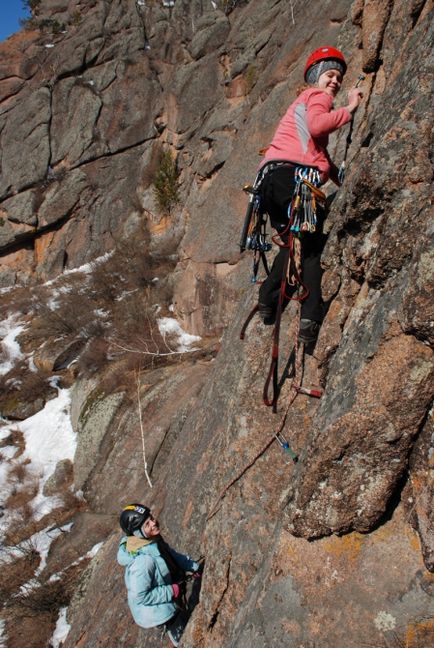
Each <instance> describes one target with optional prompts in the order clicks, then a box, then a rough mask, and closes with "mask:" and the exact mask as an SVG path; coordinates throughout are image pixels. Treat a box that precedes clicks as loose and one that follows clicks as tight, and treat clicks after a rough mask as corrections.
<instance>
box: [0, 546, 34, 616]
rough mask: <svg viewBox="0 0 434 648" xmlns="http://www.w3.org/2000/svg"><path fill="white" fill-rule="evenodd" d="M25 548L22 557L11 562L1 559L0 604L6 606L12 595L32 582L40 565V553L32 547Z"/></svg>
mask: <svg viewBox="0 0 434 648" xmlns="http://www.w3.org/2000/svg"><path fill="white" fill-rule="evenodd" d="M27 549H28V550H27V551H26V550H25V548H24V547H23V550H22V552H21V555H19V556H18V557H17V558H16V560H14V561H13V562H9V561H7V560H4V559H3V560H2V558H1V557H0V567H1V568H0V604H1V605H2V607H3V605H6V604H7V603H8V601H9V600H10V598H11V596H12V594H13V593H14V592H16V591H17V590H18V589H19V588H20V587H21V585H22V584H23V583H25V582H27V581H28V580H30V579H31V578H32V576H33V574H34V573H35V570H36V569H37V567H38V565H39V561H40V558H39V553H38V552H37V551H36V549H35V548H34V547H32V546H30V545H28V546H27Z"/></svg>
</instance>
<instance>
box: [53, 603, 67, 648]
mask: <svg viewBox="0 0 434 648" xmlns="http://www.w3.org/2000/svg"><path fill="white" fill-rule="evenodd" d="M67 611H68V608H67V607H62V608H60V610H59V617H58V619H57V623H56V627H55V628H54V633H53V636H52V637H51V641H50V645H51V646H52V648H59V646H61V645H62V643H63V642H64V641H65V639H66V637H67V636H68V633H69V631H70V630H71V626H70V625H69V623H68V622H67V620H66V613H67Z"/></svg>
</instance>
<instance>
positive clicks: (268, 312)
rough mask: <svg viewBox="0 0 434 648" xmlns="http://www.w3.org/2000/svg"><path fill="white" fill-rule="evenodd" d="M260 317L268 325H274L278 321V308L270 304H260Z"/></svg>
mask: <svg viewBox="0 0 434 648" xmlns="http://www.w3.org/2000/svg"><path fill="white" fill-rule="evenodd" d="M258 313H259V317H260V318H261V319H262V321H263V323H264V324H265V325H266V326H272V325H273V324H274V323H275V321H276V309H275V308H274V307H273V306H268V304H258Z"/></svg>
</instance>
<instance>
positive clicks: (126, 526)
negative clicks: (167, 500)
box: [119, 504, 151, 536]
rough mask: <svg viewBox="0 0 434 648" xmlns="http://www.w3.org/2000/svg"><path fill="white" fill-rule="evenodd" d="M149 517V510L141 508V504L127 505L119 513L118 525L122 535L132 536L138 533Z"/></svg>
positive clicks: (144, 507)
mask: <svg viewBox="0 0 434 648" xmlns="http://www.w3.org/2000/svg"><path fill="white" fill-rule="evenodd" d="M150 515H151V509H149V508H148V507H147V506H143V504H128V506H125V508H124V510H123V511H122V513H121V516H120V518H119V524H120V525H121V528H122V531H124V533H126V534H127V535H129V536H132V535H134V531H138V530H139V529H140V527H141V526H142V524H143V523H144V522H145V520H147V519H148V517H150Z"/></svg>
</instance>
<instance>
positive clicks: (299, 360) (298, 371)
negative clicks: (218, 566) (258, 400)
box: [207, 306, 322, 521]
mask: <svg viewBox="0 0 434 648" xmlns="http://www.w3.org/2000/svg"><path fill="white" fill-rule="evenodd" d="M300 310H301V308H300V306H299V307H298V311H299V312H298V317H297V331H298V328H299V319H300ZM303 358H304V343H303V342H301V341H299V339H298V333H297V336H296V343H295V357H294V374H293V379H292V383H291V386H290V393H289V398H288V401H287V403H286V408H285V411H284V413H283V416H282V418H281V421H280V423H279V426H278V428H277V430H276V431H275V432H273V434H272V435H271V436H270V437H269V438H268V439H267V441H266V443H264V444H263V445H262V446H261V447H260V449H259V450H258V451H257V452H256V454H255V455H254V456H253V457H252V459H250V461H249V462H248V463H247V464H246V465H245V466H243V468H242V469H241V470H240V471H239V472H238V473H237V474H236V476H235V477H234V478H233V479H232V480H231V481H230V482H229V484H227V485H226V486H225V487H224V488H223V489H222V490H221V491H220V493H219V496H218V497H217V500H216V502H215V504H214V506H213V507H212V509H211V512H210V513H209V514H208V517H207V521H208V520H210V519H211V518H212V517H214V515H215V514H216V513H217V512H218V510H219V509H220V503H221V501H222V500H223V499H224V498H225V497H226V494H227V492H228V491H229V490H230V489H231V488H232V486H234V485H235V484H236V483H237V482H238V481H239V480H240V479H241V478H242V477H243V476H244V475H245V474H246V472H247V471H248V470H249V469H250V468H252V466H254V465H255V463H256V462H257V461H258V459H259V458H260V457H262V455H263V454H264V453H265V452H266V451H267V450H268V448H269V447H270V446H271V445H272V444H273V442H274V441H277V442H278V444H279V445H280V447H281V448H282V450H284V451H285V452H286V453H287V454H289V456H290V457H291V459H292V461H293V462H294V463H296V462H297V461H298V456H297V454H296V453H295V452H294V450H293V449H292V448H291V446H290V444H289V442H288V440H287V439H286V438H285V436H284V435H283V429H284V428H285V424H286V419H287V418H288V413H289V410H290V408H291V405H292V404H293V402H294V401H295V399H296V398H297V396H298V394H305V395H307V396H313V397H315V398H320V397H321V396H322V392H321V390H319V389H307V388H306V387H302V386H301V385H302V382H303V366H304V363H303Z"/></svg>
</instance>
